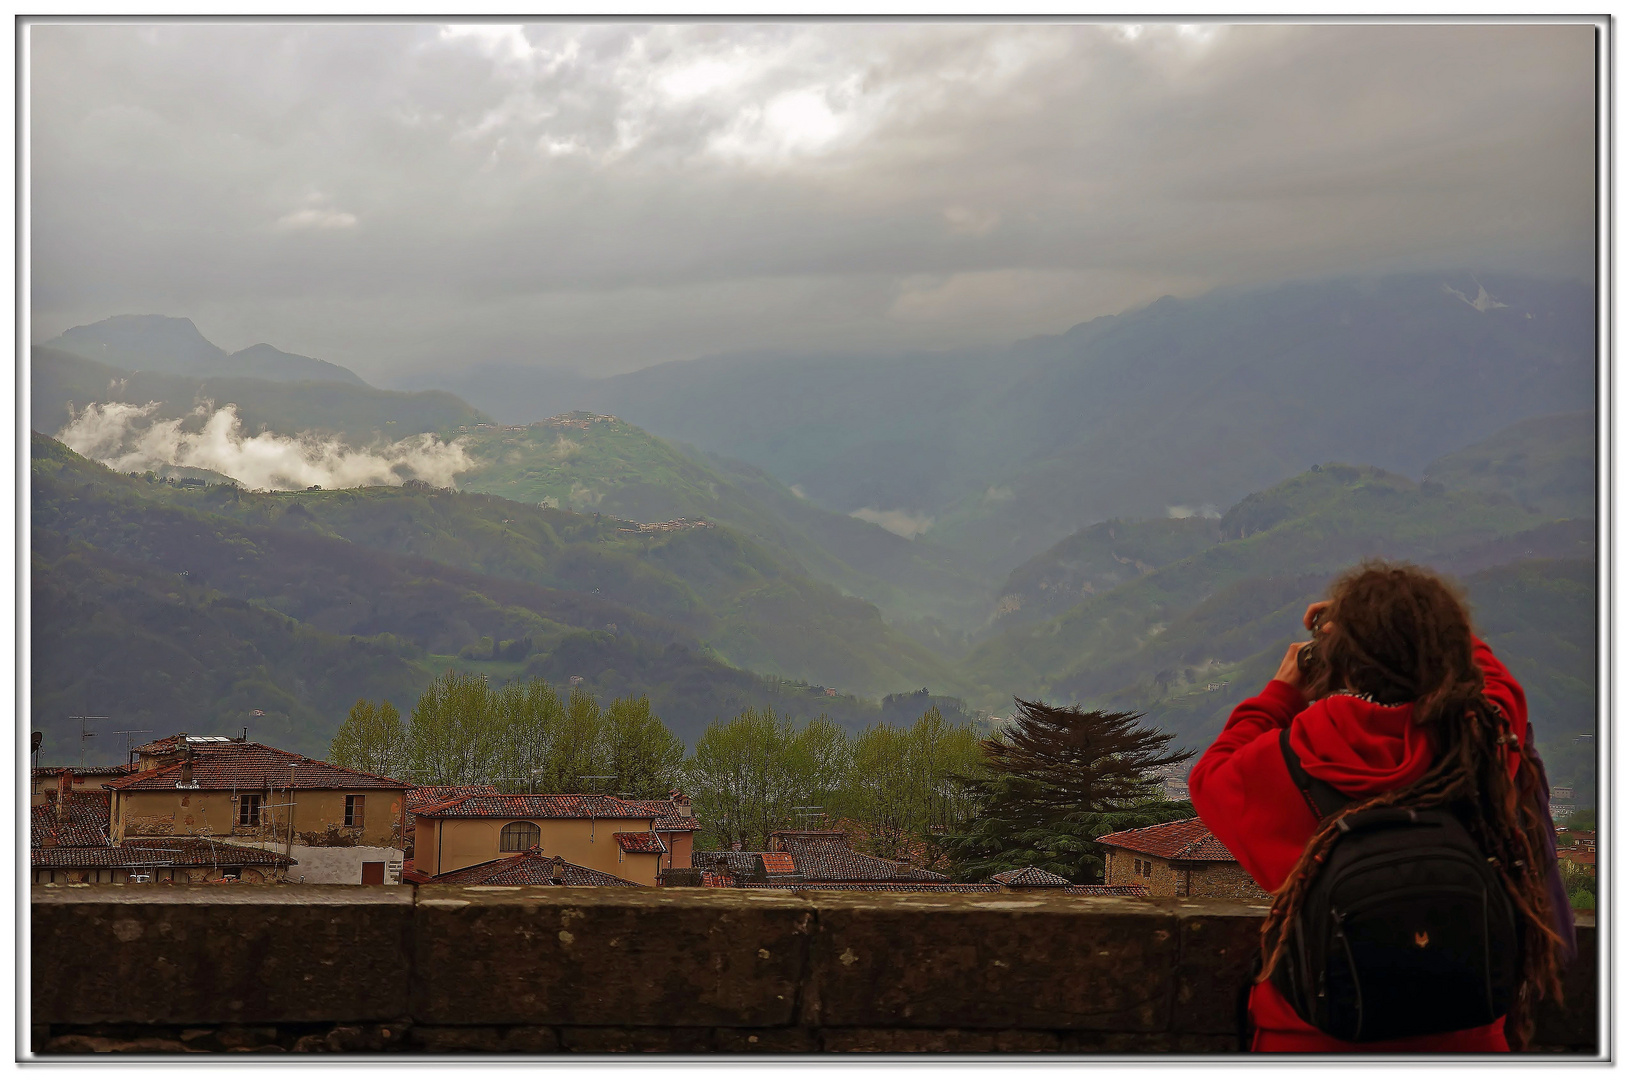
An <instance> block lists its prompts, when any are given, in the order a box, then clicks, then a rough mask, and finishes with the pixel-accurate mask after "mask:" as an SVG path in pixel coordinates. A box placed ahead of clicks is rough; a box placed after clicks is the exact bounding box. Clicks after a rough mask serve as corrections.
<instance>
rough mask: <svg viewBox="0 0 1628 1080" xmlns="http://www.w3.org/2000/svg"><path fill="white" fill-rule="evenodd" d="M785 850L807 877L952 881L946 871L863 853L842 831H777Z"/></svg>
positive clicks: (819, 879) (854, 879) (841, 879)
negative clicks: (921, 867) (939, 872)
mask: <svg viewBox="0 0 1628 1080" xmlns="http://www.w3.org/2000/svg"><path fill="white" fill-rule="evenodd" d="M775 838H776V839H777V840H778V841H779V842H780V844H781V846H782V848H783V850H785V851H786V852H787V853H788V854H789V855H791V858H792V862H793V863H794V864H795V865H796V867H797V872H798V873H800V874H802V875H803V878H804V879H805V880H806V881H810V882H815V881H818V882H828V881H889V882H930V881H945V882H947V881H949V880H950V879H949V878H948V877H947V876H946V875H944V874H935V873H933V872H932V871H931V870H918V869H917V868H916V867H914V866H907V865H905V864H903V863H896V862H893V861H892V860H890V859H878V858H876V857H875V856H873V855H861V854H860V853H859V852H857V851H855V850H853V849H852V848H850V847H849V846H848V840H847V838H846V837H844V836H843V835H842V834H841V833H791V832H787V833H776V834H775Z"/></svg>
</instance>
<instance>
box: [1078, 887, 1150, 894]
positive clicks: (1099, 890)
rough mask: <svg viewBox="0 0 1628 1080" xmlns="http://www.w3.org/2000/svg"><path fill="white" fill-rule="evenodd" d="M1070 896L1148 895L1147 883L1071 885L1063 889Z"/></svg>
mask: <svg viewBox="0 0 1628 1080" xmlns="http://www.w3.org/2000/svg"><path fill="white" fill-rule="evenodd" d="M1063 891H1064V892H1066V893H1068V894H1069V895H1070V896H1146V895H1147V894H1148V887H1147V886H1146V885H1070V886H1069V887H1068V888H1066V889H1064V890H1063Z"/></svg>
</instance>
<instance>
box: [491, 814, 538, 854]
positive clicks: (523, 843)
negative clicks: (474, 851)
mask: <svg viewBox="0 0 1628 1080" xmlns="http://www.w3.org/2000/svg"><path fill="white" fill-rule="evenodd" d="M542 842H543V830H541V829H539V828H538V827H537V826H536V825H533V824H532V823H531V822H529V821H511V822H509V823H508V824H507V825H505V826H503V835H502V837H501V838H500V843H499V845H498V850H500V851H530V850H531V849H532V848H534V847H537V846H538V845H539V844H541V843H542Z"/></svg>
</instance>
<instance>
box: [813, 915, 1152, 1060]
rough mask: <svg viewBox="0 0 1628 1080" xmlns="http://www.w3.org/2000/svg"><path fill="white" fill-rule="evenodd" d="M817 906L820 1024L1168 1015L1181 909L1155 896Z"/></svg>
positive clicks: (1086, 1023) (1039, 1024)
mask: <svg viewBox="0 0 1628 1080" xmlns="http://www.w3.org/2000/svg"><path fill="white" fill-rule="evenodd" d="M815 903H816V906H817V908H818V911H819V932H818V934H817V935H816V938H815V943H814V948H813V951H812V953H811V956H810V960H811V966H810V980H811V983H812V986H811V992H810V994H809V997H808V999H807V1000H806V1001H805V1006H804V1008H805V1015H804V1022H805V1023H808V1024H810V1025H813V1026H820V1027H827V1028H830V1027H874V1028H899V1027H928V1028H980V1029H990V1028H993V1029H1008V1028H1023V1029H1031V1030H1057V1029H1068V1028H1091V1029H1105V1030H1118V1031H1159V1030H1163V1029H1164V1028H1165V1027H1166V1026H1167V1025H1168V1022H1169V1018H1170V1004H1171V997H1172V987H1173V978H1174V973H1175V967H1176V956H1177V944H1178V942H1177V919H1176V917H1175V916H1174V915H1173V914H1171V913H1170V912H1168V911H1164V910H1161V909H1159V908H1157V907H1154V906H1153V905H1150V904H1148V903H1147V902H1145V901H1140V900H1130V899H1116V898H1084V897H1055V898H1033V899H1031V898H1029V897H1019V896H1013V895H1009V894H989V895H957V894H942V893H899V894H873V895H869V896H864V897H862V898H861V897H852V898H850V897H838V896H835V895H833V894H826V895H822V896H820V897H819V898H818V899H817V900H816V901H815Z"/></svg>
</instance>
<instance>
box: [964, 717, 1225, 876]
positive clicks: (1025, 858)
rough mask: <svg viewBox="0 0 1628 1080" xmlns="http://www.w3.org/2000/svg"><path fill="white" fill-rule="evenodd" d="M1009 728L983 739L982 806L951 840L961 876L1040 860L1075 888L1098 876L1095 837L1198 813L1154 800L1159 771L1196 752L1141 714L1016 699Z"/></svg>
mask: <svg viewBox="0 0 1628 1080" xmlns="http://www.w3.org/2000/svg"><path fill="white" fill-rule="evenodd" d="M1017 705H1018V708H1017V712H1016V714H1015V716H1014V719H1013V722H1012V723H1011V724H1010V726H1009V727H1008V728H1007V729H1005V730H1003V731H1002V732H1000V733H999V734H997V735H995V736H994V737H992V738H989V739H985V740H984V741H983V743H982V744H981V745H982V748H983V752H984V759H985V768H986V775H985V776H984V777H983V778H973V779H971V780H970V781H969V782H970V784H971V786H972V788H973V790H974V792H975V793H976V796H977V798H978V801H979V805H980V807H981V809H980V812H979V814H978V815H977V816H976V817H975V818H974V819H973V821H972V824H971V826H970V827H968V828H967V829H966V830H965V831H964V832H961V833H958V834H956V835H954V836H950V837H946V838H945V846H946V848H947V849H948V850H949V852H950V856H951V859H952V860H953V865H954V867H955V876H956V877H957V878H958V879H960V880H962V881H976V880H980V879H982V878H985V877H988V876H989V875H990V874H993V873H999V872H1001V871H1004V870H1016V869H1020V868H1022V867H1024V866H1038V867H1040V868H1041V869H1043V870H1049V871H1050V872H1052V873H1054V874H1060V875H1061V876H1063V877H1066V878H1068V879H1069V880H1070V881H1073V882H1075V883H1076V884H1081V885H1084V884H1092V883H1095V882H1098V881H1101V879H1102V867H1103V855H1102V847H1101V845H1099V844H1097V843H1095V840H1096V838H1097V837H1099V836H1103V835H1105V834H1107V833H1111V832H1118V831H1119V830H1121V829H1134V828H1140V827H1142V826H1146V825H1157V824H1159V823H1160V822H1164V821H1174V820H1178V819H1180V818H1184V817H1192V816H1193V807H1192V804H1191V803H1187V802H1168V801H1166V800H1164V799H1161V798H1158V797H1157V794H1158V793H1157V791H1156V785H1157V784H1158V780H1157V779H1156V778H1155V777H1154V774H1153V770H1155V769H1158V768H1161V767H1163V766H1166V765H1174V764H1177V763H1179V762H1182V761H1186V760H1187V759H1188V758H1190V757H1192V751H1173V750H1171V749H1170V741H1171V736H1170V735H1168V734H1166V733H1164V732H1162V731H1158V730H1157V729H1153V728H1146V727H1142V726H1141V725H1139V724H1138V723H1137V721H1138V720H1139V719H1141V715H1140V714H1139V713H1131V712H1103V711H1100V710H1083V709H1078V708H1060V707H1058V706H1054V705H1046V704H1044V703H1042V702H1037V701H1024V700H1022V699H1019V700H1018V703H1017Z"/></svg>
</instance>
